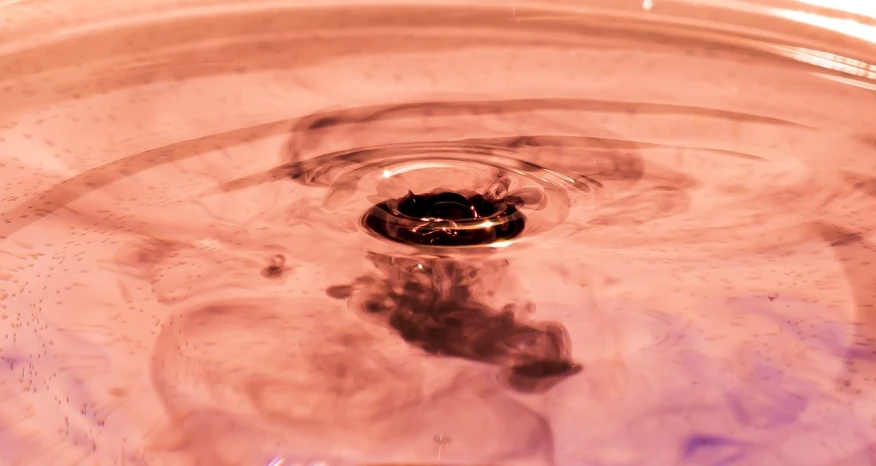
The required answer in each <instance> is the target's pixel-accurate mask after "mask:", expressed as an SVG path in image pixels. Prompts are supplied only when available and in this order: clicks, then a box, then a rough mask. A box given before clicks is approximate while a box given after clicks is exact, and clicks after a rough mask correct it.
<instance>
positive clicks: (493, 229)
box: [362, 189, 526, 247]
mask: <svg viewBox="0 0 876 466" xmlns="http://www.w3.org/2000/svg"><path fill="white" fill-rule="evenodd" d="M525 203H526V201H525V199H524V198H523V197H521V196H517V195H508V196H505V197H501V198H499V197H495V196H491V195H490V193H488V194H486V195H485V194H479V193H474V192H465V191H462V192H459V191H446V190H440V189H439V190H435V191H432V192H429V193H424V194H414V193H413V192H411V191H409V192H408V194H406V195H405V196H403V197H401V198H397V199H390V200H387V201H384V202H381V203H379V204H377V205H375V206H373V207H371V208H370V209H368V211H367V212H365V215H364V216H363V218H362V224H363V226H364V227H365V228H367V229H368V230H369V231H371V232H373V233H375V234H377V235H379V236H382V237H384V238H386V239H389V240H392V241H397V242H401V243H408V244H419V245H427V246H450V247H460V246H479V245H489V244H494V243H496V242H500V241H508V240H511V239H514V238H516V237H517V236H519V235H520V234H521V233H523V230H524V229H525V227H526V216H525V215H524V214H523V212H521V211H520V210H518V208H519V207H522V206H523V205H524V204H525Z"/></svg>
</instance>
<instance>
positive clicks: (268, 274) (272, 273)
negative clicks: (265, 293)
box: [262, 254, 286, 278]
mask: <svg viewBox="0 0 876 466" xmlns="http://www.w3.org/2000/svg"><path fill="white" fill-rule="evenodd" d="M285 264H286V258H285V257H283V256H282V255H280V254H277V255H276V256H274V257H272V258H271V261H270V264H269V265H268V266H267V267H265V268H263V269H262V276H263V277H265V278H279V277H280V276H282V275H283V270H284V265H285Z"/></svg>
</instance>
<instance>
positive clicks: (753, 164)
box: [0, 6, 876, 466]
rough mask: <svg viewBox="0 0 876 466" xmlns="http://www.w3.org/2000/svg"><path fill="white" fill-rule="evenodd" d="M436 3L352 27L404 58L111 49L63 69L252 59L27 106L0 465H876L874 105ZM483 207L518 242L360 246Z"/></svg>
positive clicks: (797, 75) (277, 42)
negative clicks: (372, 230) (127, 59)
mask: <svg viewBox="0 0 876 466" xmlns="http://www.w3.org/2000/svg"><path fill="white" fill-rule="evenodd" d="M423 8H425V7H423ZM431 8H432V10H426V9H423V10H420V9H417V10H415V11H414V10H412V11H406V13H404V14H403V13H398V12H396V11H395V10H393V11H392V12H389V11H387V10H381V9H379V8H375V9H373V10H367V9H366V10H367V11H366V10H362V12H356V11H349V12H346V13H345V15H346V16H343V17H342V18H343V20H344V21H347V22H349V23H350V24H354V23H356V22H357V21H358V22H360V23H362V24H365V25H368V24H377V23H380V24H381V25H382V27H383V26H385V27H387V28H394V27H398V25H397V24H396V23H393V21H395V19H393V18H396V19H397V18H401V17H410V18H411V20H412V21H418V22H419V23H417V24H418V27H419V26H422V28H421V29H422V30H419V31H418V30H413V31H412V30H411V29H405V30H404V31H405V34H410V38H409V40H405V41H400V40H398V36H397V35H392V34H391V35H389V36H386V37H384V36H375V34H374V28H370V29H367V28H364V29H362V30H360V29H356V28H354V27H351V28H350V29H349V30H348V29H346V28H340V29H342V30H343V34H341V32H339V31H338V30H336V29H338V28H335V29H331V28H328V29H327V31H323V32H325V34H324V36H320V37H319V38H318V39H317V38H315V37H312V34H311V33H310V32H308V31H312V30H318V29H319V27H318V26H308V25H310V24H311V23H312V24H314V25H316V24H323V23H325V22H329V23H330V22H331V21H335V20H336V19H337V18H339V16H337V13H338V11H332V12H331V13H332V14H328V13H322V15H323V16H320V15H321V13H319V12H315V11H307V12H304V11H303V10H302V11H299V12H289V11H285V12H283V13H280V12H272V13H271V15H269V16H270V17H268V15H266V14H265V13H258V12H251V13H248V14H240V15H238V16H235V17H230V16H228V17H226V16H223V17H221V18H220V17H216V18H210V17H204V18H199V19H193V20H192V22H191V23H190V24H191V28H192V29H194V30H185V31H182V29H185V28H178V27H177V26H176V25H172V24H162V25H153V26H150V27H154V28H156V29H154V30H155V31H160V32H153V33H149V34H146V33H145V32H143V31H145V30H147V29H149V30H150V31H151V30H152V29H150V28H147V27H145V26H142V27H141V28H140V29H137V27H135V26H131V28H132V29H137V31H139V32H137V31H132V30H128V29H126V28H120V29H119V30H117V31H113V32H107V33H106V34H108V36H107V37H102V40H97V39H98V38H97V37H96V36H95V37H91V36H89V37H86V38H79V39H75V40H74V39H71V42H70V43H65V44H66V45H65V44H60V43H59V44H54V45H52V47H50V48H51V50H55V51H59V50H60V51H67V52H70V53H63V54H61V53H59V54H58V57H60V58H57V63H56V62H54V61H51V60H50V61H49V63H47V64H45V65H44V66H45V68H46V70H55V69H56V68H57V69H61V68H62V65H64V64H69V63H71V62H73V61H75V60H76V59H78V57H80V56H79V55H74V54H72V52H71V51H73V50H75V49H76V48H77V47H79V46H81V45H83V44H87V43H89V42H88V41H89V40H94V41H95V42H96V43H101V44H114V45H113V48H112V50H105V49H100V50H98V49H89V50H87V51H85V52H83V54H84V55H88V54H92V55H94V56H98V55H100V54H101V53H105V54H107V55H112V54H115V53H118V54H119V57H122V56H123V51H125V50H127V49H126V47H134V48H136V47H135V45H136V46H137V47H139V46H142V45H143V43H146V42H148V43H153V44H160V43H161V41H163V40H167V41H169V42H171V43H172V45H174V46H177V45H180V44H181V42H180V41H174V40H170V39H168V37H171V36H172V35H173V32H174V30H176V29H180V31H181V32H179V34H188V35H189V36H187V37H190V38H191V37H194V38H197V37H202V38H207V37H214V38H215V37H216V36H215V34H212V33H210V34H208V33H207V32H208V31H213V32H215V31H227V32H228V34H229V37H232V38H233V39H235V40H231V39H229V40H228V43H223V44H218V45H217V44H216V43H210V44H205V43H201V42H198V43H197V44H196V45H197V46H195V45H192V46H191V47H188V46H182V47H181V48H172V49H170V48H169V49H165V48H161V47H159V48H158V49H157V51H156V54H155V55H149V56H140V58H139V59H140V60H145V61H146V62H147V65H148V66H147V68H148V69H149V70H151V71H149V72H145V71H144V68H143V67H142V66H141V65H142V64H143V63H142V62H136V63H137V66H134V65H133V64H132V66H130V67H126V66H119V67H118V69H112V70H104V73H103V74H100V75H99V76H97V75H95V76H94V77H86V78H82V80H81V81H76V80H75V79H73V78H70V82H69V83H68V82H66V81H64V82H65V83H66V85H65V86H59V87H57V88H55V87H53V88H52V90H51V92H49V91H48V90H46V91H45V92H43V93H36V94H34V95H30V94H29V93H28V92H25V90H21V89H19V88H15V87H9V89H17V90H21V92H17V93H16V96H17V97H15V99H13V100H15V102H18V103H21V102H25V101H27V102H29V105H30V106H27V105H23V104H22V105H23V106H22V107H20V108H21V109H27V110H28V111H27V112H24V111H21V112H20V113H16V114H15V115H13V114H12V113H11V112H12V110H8V112H9V113H8V114H6V113H3V112H6V110H3V111H0V117H2V118H3V121H4V122H5V121H12V120H15V121H16V124H15V125H11V126H3V127H2V128H0V131H2V132H0V138H3V139H2V140H0V145H2V149H3V151H2V153H3V154H4V155H3V159H2V160H0V161H2V163H4V164H5V165H4V166H3V167H2V169H3V173H2V175H3V181H4V182H5V183H7V185H6V186H7V189H8V192H9V193H10V194H9V195H8V197H7V198H5V199H3V200H2V202H3V204H2V205H3V206H4V207H3V222H2V223H0V236H2V238H3V240H4V241H3V254H4V267H5V269H6V270H7V271H6V272H4V273H6V275H4V276H3V277H4V280H5V282H4V285H3V287H2V288H0V290H2V291H0V293H2V298H3V302H2V306H3V308H2V312H0V318H2V320H0V331H2V332H3V336H4V338H5V340H4V341H3V346H2V358H3V359H2V364H0V371H2V374H3V376H2V377H3V378H2V380H3V385H0V390H2V395H3V397H4V398H3V400H4V402H3V403H2V404H0V422H2V425H4V426H5V428H4V430H3V431H2V432H0V452H2V455H0V461H6V460H8V462H9V463H11V464H21V465H31V464H33V465H36V464H39V465H44V464H59V465H62V466H63V465H68V464H69V465H74V464H77V465H78V464H95V465H101V466H102V465H111V464H125V465H169V466H175V465H184V466H187V465H198V464H210V465H266V464H270V465H272V466H279V465H283V466H287V465H300V464H314V463H315V464H320V463H324V464H328V465H331V466H341V465H343V466H346V465H351V466H353V465H355V466H360V465H363V464H366V465H410V464H416V465H421V466H422V465H431V464H436V463H438V464H461V465H467V466H469V465H478V466H481V465H486V466H498V465H505V464H508V465H520V466H566V465H576V466H596V465H599V466H603V465H612V466H617V465H625V466H640V465H649V466H651V465H657V466H661V465H731V464H734V465H758V466H773V465H781V466H788V465H804V466H808V465H813V466H814V465H825V464H834V465H854V466H857V465H865V464H871V463H873V462H874V461H876V457H874V447H873V445H874V440H876V439H874V435H873V424H872V422H873V418H872V416H873V413H874V411H876V409H874V408H873V402H874V401H876V400H874V398H876V391H874V390H873V389H872V387H871V386H872V385H873V380H874V377H876V367H874V365H873V356H874V351H876V349H874V348H876V346H874V342H876V331H874V330H873V329H874V328H876V321H874V313H873V312H871V311H872V309H873V308H874V302H876V301H874V299H876V297H874V295H873V290H874V289H876V286H874V278H873V277H874V275H873V272H872V264H873V263H874V262H876V257H873V248H874V246H873V244H874V238H873V234H872V231H873V227H874V226H876V225H874V220H873V216H872V215H871V213H872V212H873V211H876V196H874V191H876V190H874V189H872V185H873V184H874V183H873V179H874V176H876V166H874V165H873V162H872V161H873V160H876V156H874V155H876V149H874V147H876V146H874V145H873V142H872V141H873V135H872V128H869V127H868V123H867V122H868V121H871V120H872V117H874V114H873V112H874V109H876V97H874V96H873V94H872V93H869V92H868V91H867V90H866V88H865V87H854V86H847V85H845V84H843V82H842V81H831V80H828V79H825V77H824V76H823V75H821V74H816V73H815V72H812V70H811V69H809V68H803V67H801V66H802V65H800V64H799V63H796V62H789V61H788V60H787V59H784V60H781V59H778V58H775V57H765V56H763V55H758V54H755V53H749V51H747V50H741V49H740V50H736V49H733V50H729V49H727V48H726V47H723V46H719V45H717V44H714V43H708V42H685V41H684V40H682V39H679V38H673V40H668V41H662V40H654V37H655V36H654V34H655V32H654V31H653V30H652V31H649V32H647V33H645V32H642V31H639V30H638V29H637V28H638V27H640V26H641V24H638V25H637V24H635V23H633V22H630V23H629V24H627V23H623V24H621V23H618V24H621V25H622V26H623V27H621V26H616V28H617V30H616V31H614V32H612V31H608V29H610V28H611V27H615V26H611V25H609V26H605V25H603V26H599V25H598V24H596V23H605V21H604V18H602V19H592V21H591V20H586V19H583V18H582V19H581V22H580V23H577V22H575V20H574V18H572V17H571V16H569V17H564V18H556V19H551V17H549V15H538V14H536V13H538V12H532V11H529V12H521V13H520V14H519V15H517V16H515V18H519V19H521V22H519V23H513V24H512V23H510V22H508V21H507V19H508V17H509V16H508V12H507V11H504V10H503V13H500V12H498V11H492V10H489V9H488V8H486V7H484V8H483V9H464V8H461V7H458V8H453V9H451V8H449V7H448V8H447V9H442V8H438V7H431ZM655 8H659V6H655ZM357 11H358V10H357ZM424 12H426V13H434V14H424ZM274 13H276V15H277V16H274ZM461 13H464V14H461ZM260 14H261V15H262V16H259V15H260ZM404 15H407V16H404ZM502 15H504V16H502ZM278 18H279V19H278ZM320 18H321V19H320ZM381 18H383V19H381ZM466 18H467V19H466ZM496 18H499V19H498V20H497V19H496ZM317 20H320V21H322V22H323V23H320V21H317ZM381 21H382V22H383V23H381ZM465 21H471V24H472V25H479V26H478V27H479V29H478V30H479V31H481V32H482V34H481V35H473V33H472V32H471V31H472V30H466V32H453V31H457V30H458V29H459V28H458V26H459V25H460V24H461V23H463V22H465ZM618 21H621V20H620V19H618ZM384 23H386V24H384ZM345 24H346V23H345ZM519 24H524V25H525V27H524V26H519ZM611 24H615V23H611ZM198 25H201V26H203V29H201V30H197V29H198V28H199V27H201V26H198ZM207 26H210V27H207ZM214 26H215V27H214ZM232 26H233V27H232ZM299 26H300V27H299ZM445 26H453V27H445ZM585 26H586V27H585ZM307 27H311V29H306V28H307ZM293 29H294V30H295V33H296V34H298V35H297V36H296V37H289V35H288V34H287V35H284V34H286V33H287V32H289V31H290V30H293ZM366 29H367V30H366ZM413 29H416V28H413ZM561 29H562V30H563V31H565V32H564V33H563V34H557V33H556V31H558V30H561ZM302 31H303V32H302ZM350 31H352V32H350ZM363 31H364V32H363ZM570 31H573V32H570ZM488 32H489V33H491V34H492V35H490V34H487V33H488ZM165 33H166V34H165ZM95 34H96V35H99V34H97V33H95ZM138 34H141V35H138ZM211 34H212V35H211ZM235 34H236V35H235ZM344 34H346V35H344ZM649 34H650V35H649ZM153 35H154V36H153ZM334 35H337V36H338V37H334ZM268 36H270V37H268ZM341 36H343V37H341ZM487 36H489V37H492V39H490V40H486V39H485V37H487ZM146 37H149V39H148V40H147V39H145V38H146ZM387 37H389V38H387ZM661 37H663V36H661ZM138 38H139V39H138ZM244 38H246V39H248V40H236V39H244ZM126 39H131V40H132V41H133V42H132V41H129V40H126ZM135 39H136V40H135ZM512 39H513V40H512ZM573 39H574V40H573ZM138 40H139V41H140V42H137V41H138ZM192 40H194V39H192ZM205 40H206V39H205ZM223 40H224V39H223ZM232 43H233V45H229V44H232ZM131 44H134V45H131ZM137 44H139V45H137ZM115 47H118V49H116V48H115ZM755 49H757V50H767V49H769V47H755ZM299 50H300V51H301V54H300V55H295V59H294V60H293V59H290V56H291V55H290V51H299ZM387 50H388V51H391V53H388V52H386V51H387ZM86 52H87V53H86ZM378 52H380V53H378ZM296 53H297V52H296ZM824 53H828V52H827V51H826V52H824ZM22 54H24V52H22ZM84 55H83V56H84ZM293 55H294V54H293ZM378 55H379V60H380V65H373V64H368V63H365V62H363V61H362V58H363V57H365V58H368V57H371V58H373V57H376V56H378ZM43 56H45V57H49V56H53V55H52V54H47V55H43ZM89 56H91V55H89ZM4 57H5V56H4ZM155 57H159V58H160V59H158V58H155ZM3 59H6V58H0V60H3ZM150 59H152V60H153V61H151V62H150ZM369 59H370V58H369ZM10 60H12V59H11V58H10ZM22 60H23V58H22ZM46 60H49V59H48V58H46ZM122 61H124V60H122ZM376 62H377V59H375V63H376ZM862 63H863V62H862ZM34 66H36V65H34ZM867 66H869V65H867ZM12 68H14V67H11V68H10V69H12ZM37 68H38V67H37ZM28 69H30V68H28ZM862 69H863V68H862ZM369 70H370V71H369ZM497 70H498V71H497ZM643 70H647V71H648V74H649V77H648V78H647V79H644V78H643ZM821 72H824V70H819V73H821ZM3 73H12V72H11V71H8V70H6V71H4V72H3ZM271 73H276V74H271ZM49 74H51V73H49ZM83 74H84V75H88V73H85V72H83ZM3 76H6V74H2V75H0V79H5V78H3ZM89 76H90V75H89ZM864 78H866V76H864ZM46 79H48V78H46ZM62 81H63V80H62ZM47 82H50V81H47ZM3 83H4V85H6V84H5V83H6V81H4V82H3ZM110 83H111V84H110ZM104 84H106V86H105V87H104ZM31 85H32V86H36V87H39V86H40V84H39V83H37V82H33V83H32V84H31ZM46 87H47V88H48V87H50V86H49V84H46ZM4 89H6V88H4ZM230 89H234V90H235V92H239V94H235V95H231V94H230V91H229V90H230ZM348 91H349V92H348ZM366 91H367V92H366ZM278 96H282V97H281V98H278ZM135 97H136V98H135ZM28 99H32V101H30V100H28ZM41 99H43V100H41ZM308 99H310V100H308ZM40 102H42V103H43V104H45V103H46V102H49V103H48V104H45V107H40V105H41V104H40ZM10 105H12V104H10ZM9 108H12V107H9ZM15 108H19V107H15ZM104 109H105V113H106V115H103V114H102V110H104ZM327 109H329V110H327ZM850 109H854V110H855V111H850ZM60 112H67V113H63V115H65V116H64V117H63V118H59V117H58V115H59V114H62V113H60ZM31 113H32V114H31ZM96 113H100V114H101V118H100V119H99V120H98V122H96V123H93V124H92V123H91V120H89V119H88V118H86V116H93V115H95V114H96ZM70 115H72V116H70ZM67 116H70V118H67ZM104 116H105V118H104ZM13 117H14V118H13ZM74 117H75V118H78V120H75V121H76V124H75V125H74V126H71V123H70V121H71V120H73V119H74ZM89 125H90V126H89ZM89 128H90V129H89ZM94 134H100V135H101V136H103V137H99V138H98V137H94ZM156 146H160V147H156ZM11 154H27V157H23V158H22V159H16V158H15V156H14V155H11ZM56 154H66V155H69V157H67V156H66V155H65V157H64V158H63V159H61V158H58V157H55V155H56ZM7 180H10V181H7ZM435 189H441V190H442V191H445V192H450V193H451V194H450V195H447V196H446V197H445V198H442V199H443V200H442V202H444V205H442V206H440V209H439V206H436V205H435V204H437V203H438V202H437V201H436V202H434V203H433V204H429V205H428V206H427V207H428V208H424V209H425V210H422V211H421V210H417V209H414V208H411V206H410V205H407V204H406V205H404V206H401V207H400V205H401V204H403V203H404V202H407V201H411V200H413V201H412V202H419V201H420V200H423V199H424V198H423V197H420V198H417V195H422V193H429V192H431V191H432V190H435ZM410 193H414V195H413V196H410ZM472 193H475V194H472ZM478 195H480V196H483V198H484V200H487V199H489V201H490V203H487V204H488V205H482V204H479V202H480V198H476V196H478ZM405 196H408V197H405ZM429 200H430V201H434V200H435V199H434V198H429ZM448 200H449V201H452V202H449V201H448ZM445 201H447V202H445ZM463 201H464V202H463ZM493 202H495V203H497V204H498V203H500V202H501V203H505V205H511V206H513V207H514V208H515V209H518V210H519V213H520V214H521V215H520V216H519V217H515V218H520V219H524V218H525V224H521V225H522V228H521V229H520V230H519V231H516V230H515V233H517V234H516V235H515V236H514V237H513V238H511V237H503V236H501V235H499V234H495V235H493V236H489V235H487V234H486V233H490V234H492V233H493V232H490V231H487V230H484V231H482V232H484V233H485V237H488V238H487V239H486V240H483V241H477V242H471V243H466V244H464V245H463V246H465V247H459V248H457V247H456V246H460V244H447V243H442V244H437V243H428V242H426V243H427V244H424V243H422V242H421V243H417V244H411V242H410V241H396V242H391V241H385V240H384V239H382V238H381V237H380V235H369V234H368V233H367V232H365V231H363V228H362V219H363V214H365V212H367V211H368V209H369V208H371V207H373V206H374V205H381V204H382V203H385V205H386V206H387V210H386V211H387V212H391V213H392V214H393V215H403V216H408V217H417V216H418V215H419V214H422V213H425V214H427V215H426V217H428V218H431V217H435V218H438V217H441V218H443V219H447V218H450V219H451V220H453V221H458V220H459V218H457V217H460V218H463V217H464V219H468V217H466V215H469V214H470V215H471V216H472V217H474V216H476V215H477V216H483V215H488V212H492V211H491V210H489V209H490V208H494V207H495V205H494V204H491V203H493ZM393 203H395V204H393ZM472 208H473V209H474V210H472ZM441 209H444V210H441ZM460 209H462V210H466V209H468V210H466V212H465V215H463V214H460ZM484 209H486V210H484ZM436 212H438V213H436ZM433 214H434V215H433ZM439 214H440V215H439ZM475 214H476V215H475ZM430 222H432V220H431V219H430V220H428V221H424V223H425V224H427V225H430V224H432V223H430ZM387 230H388V228H387ZM396 239H398V238H396ZM494 240H506V241H500V242H502V243H503V246H505V247H502V248H498V247H490V246H495V242H494ZM4 455H5V456H4Z"/></svg>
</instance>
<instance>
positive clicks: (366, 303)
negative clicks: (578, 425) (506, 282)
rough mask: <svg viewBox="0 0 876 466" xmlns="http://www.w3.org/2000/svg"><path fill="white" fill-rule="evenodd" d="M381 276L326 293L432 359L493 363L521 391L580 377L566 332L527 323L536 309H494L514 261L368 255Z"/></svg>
mask: <svg viewBox="0 0 876 466" xmlns="http://www.w3.org/2000/svg"><path fill="white" fill-rule="evenodd" d="M369 259H370V260H371V262H372V264H374V266H375V267H376V268H377V272H376V273H369V274H366V275H363V276H361V277H359V278H358V279H357V280H356V281H355V282H354V283H353V284H344V285H338V286H334V287H330V288H329V289H327V290H326V293H327V294H328V295H329V296H331V297H333V298H337V299H349V303H350V306H351V307H352V308H353V309H355V310H356V311H358V312H361V313H362V314H364V315H368V316H371V317H372V318H374V317H376V318H378V319H379V320H380V321H381V322H384V323H385V324H386V325H388V326H389V327H391V328H392V329H393V330H394V331H395V332H396V333H397V334H398V335H399V336H400V337H401V338H402V339H404V340H405V341H406V342H407V343H409V344H410V345H412V346H415V347H417V348H419V349H421V350H423V351H425V352H426V353H428V354H431V355H433V356H440V357H451V358H460V359H467V360H470V361H474V362H479V363H486V364H492V365H495V366H497V367H498V368H499V369H500V370H499V373H500V378H501V380H502V381H503V382H504V383H505V384H506V385H508V386H509V387H511V388H512V389H514V390H516V391H518V392H522V393H541V392H545V391H547V390H549V389H551V388H552V387H553V386H555V385H556V384H558V383H559V382H561V381H562V380H565V379H566V378H568V377H570V376H572V375H575V374H577V373H579V372H580V371H581V370H582V366H581V365H580V364H578V363H577V362H575V361H573V360H572V359H571V358H570V354H571V345H570V342H569V337H568V332H567V331H566V329H565V328H564V327H563V326H562V325H559V324H556V323H535V322H530V321H526V319H525V318H524V315H525V314H528V313H529V312H531V311H532V306H531V305H524V306H517V305H507V306H504V307H502V308H501V309H494V308H492V307H490V306H489V305H487V304H486V303H485V302H484V301H485V300H486V298H488V297H489V296H491V294H492V293H491V291H492V290H491V288H490V285H489V284H488V282H490V281H491V280H494V279H495V276H496V275H497V274H499V273H500V272H501V271H502V270H501V269H503V268H504V267H505V266H507V262H499V263H497V261H492V262H491V261H489V260H487V261H486V262H484V263H480V264H472V263H462V262H459V261H455V260H451V259H448V258H441V257H439V258H435V257H389V256H383V255H378V254H373V253H370V254H369Z"/></svg>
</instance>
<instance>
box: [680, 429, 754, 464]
mask: <svg viewBox="0 0 876 466" xmlns="http://www.w3.org/2000/svg"><path fill="white" fill-rule="evenodd" d="M745 456H746V451H745V445H744V444H743V443H742V442H740V441H738V440H735V439H732V438H728V437H721V436H717V435H702V434H698V435H691V436H690V437H688V438H687V440H685V442H684V445H683V447H682V457H683V458H684V459H686V460H688V461H692V462H693V463H694V464H698V465H711V466H729V465H732V464H735V463H738V462H739V461H741V460H742V459H744V458H745Z"/></svg>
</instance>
